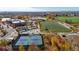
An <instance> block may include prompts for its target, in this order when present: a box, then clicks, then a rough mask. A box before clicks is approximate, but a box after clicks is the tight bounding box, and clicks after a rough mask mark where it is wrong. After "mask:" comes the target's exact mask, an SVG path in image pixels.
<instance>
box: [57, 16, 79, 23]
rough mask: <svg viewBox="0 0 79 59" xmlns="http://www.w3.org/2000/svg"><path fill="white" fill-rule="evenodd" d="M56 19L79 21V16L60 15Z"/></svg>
mask: <svg viewBox="0 0 79 59" xmlns="http://www.w3.org/2000/svg"><path fill="white" fill-rule="evenodd" d="M56 19H58V20H60V21H63V22H68V23H73V24H74V23H79V17H76V16H74V17H68V16H58V17H56Z"/></svg>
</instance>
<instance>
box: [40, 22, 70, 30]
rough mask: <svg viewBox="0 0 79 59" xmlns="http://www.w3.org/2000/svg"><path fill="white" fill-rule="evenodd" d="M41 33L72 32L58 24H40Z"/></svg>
mask: <svg viewBox="0 0 79 59" xmlns="http://www.w3.org/2000/svg"><path fill="white" fill-rule="evenodd" d="M40 28H41V31H44V32H70V31H71V30H70V29H68V28H66V27H64V26H63V25H61V24H59V23H57V22H49V21H44V22H40Z"/></svg>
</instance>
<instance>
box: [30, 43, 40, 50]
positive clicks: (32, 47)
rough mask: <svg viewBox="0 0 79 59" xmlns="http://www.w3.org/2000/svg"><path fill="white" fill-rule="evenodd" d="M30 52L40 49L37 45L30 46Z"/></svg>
mask: <svg viewBox="0 0 79 59" xmlns="http://www.w3.org/2000/svg"><path fill="white" fill-rule="evenodd" d="M28 50H29V51H39V50H40V49H39V48H38V47H37V46H36V45H35V44H32V45H30V46H29V48H28Z"/></svg>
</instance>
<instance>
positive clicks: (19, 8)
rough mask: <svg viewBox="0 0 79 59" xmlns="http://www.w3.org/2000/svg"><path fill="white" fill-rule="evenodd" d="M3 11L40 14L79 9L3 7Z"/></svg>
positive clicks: (76, 8) (0, 9)
mask: <svg viewBox="0 0 79 59" xmlns="http://www.w3.org/2000/svg"><path fill="white" fill-rule="evenodd" d="M1 11H26V12H40V11H51V12H54V11H79V7H26V8H25V7H22V8H21V7H3V8H2V7H1V8H0V12H1Z"/></svg>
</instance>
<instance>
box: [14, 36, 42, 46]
mask: <svg viewBox="0 0 79 59" xmlns="http://www.w3.org/2000/svg"><path fill="white" fill-rule="evenodd" d="M31 44H35V45H42V37H41V36H40V35H31V36H20V37H19V38H18V41H17V42H16V44H15V45H31Z"/></svg>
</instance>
